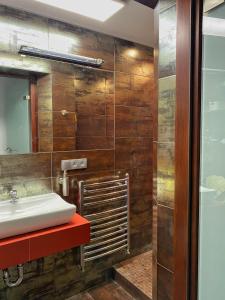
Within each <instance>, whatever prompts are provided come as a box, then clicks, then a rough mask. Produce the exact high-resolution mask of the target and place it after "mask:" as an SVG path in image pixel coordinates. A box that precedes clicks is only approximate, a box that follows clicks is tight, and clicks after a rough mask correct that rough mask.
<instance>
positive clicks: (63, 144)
mask: <svg viewBox="0 0 225 300" xmlns="http://www.w3.org/2000/svg"><path fill="white" fill-rule="evenodd" d="M76 144H77V142H76V138H75V137H54V138H53V151H54V152H55V151H73V150H76V147H77V145H76ZM85 149H87V148H85Z"/></svg>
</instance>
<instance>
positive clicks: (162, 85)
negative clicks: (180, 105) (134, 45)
mask: <svg viewBox="0 0 225 300" xmlns="http://www.w3.org/2000/svg"><path fill="white" fill-rule="evenodd" d="M175 101H176V77H175V76H170V77H165V78H160V79H159V102H158V141H159V142H174V139H175V104H176V103H175Z"/></svg>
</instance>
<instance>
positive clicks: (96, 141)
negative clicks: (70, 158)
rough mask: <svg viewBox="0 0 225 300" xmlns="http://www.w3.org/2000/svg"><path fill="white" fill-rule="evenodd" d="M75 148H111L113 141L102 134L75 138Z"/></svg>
mask: <svg viewBox="0 0 225 300" xmlns="http://www.w3.org/2000/svg"><path fill="white" fill-rule="evenodd" d="M76 146H77V149H80V150H91V149H113V148H114V141H113V139H112V138H111V137H104V136H88V137H86V136H85V137H84V136H82V137H77V138H76Z"/></svg>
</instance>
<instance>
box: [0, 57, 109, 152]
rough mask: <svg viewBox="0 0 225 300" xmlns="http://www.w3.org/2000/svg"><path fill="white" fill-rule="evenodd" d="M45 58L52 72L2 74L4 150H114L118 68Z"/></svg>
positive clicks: (0, 142) (0, 148) (0, 132)
mask: <svg viewBox="0 0 225 300" xmlns="http://www.w3.org/2000/svg"><path fill="white" fill-rule="evenodd" d="M18 59H20V55H18ZM30 59H31V58H29V60H30ZM31 60H32V59H31ZM38 60H40V64H41V63H42V64H43V59H37V58H35V62H36V64H37V61H38ZM44 61H45V63H47V64H49V68H50V69H51V71H50V72H49V73H45V74H43V73H38V72H32V73H30V74H32V75H29V73H28V72H27V71H26V72H25V71H24V72H23V70H22V71H21V70H17V69H13V71H10V73H7V72H5V71H4V73H2V75H0V154H1V155H4V154H21V153H31V152H51V151H73V150H88V149H112V148H113V145H114V76H113V72H112V71H106V70H99V69H95V68H89V67H82V66H75V65H72V64H68V63H62V62H55V61H50V60H44ZM21 74H22V75H21Z"/></svg>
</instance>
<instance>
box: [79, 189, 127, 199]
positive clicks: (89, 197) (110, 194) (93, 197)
mask: <svg viewBox="0 0 225 300" xmlns="http://www.w3.org/2000/svg"><path fill="white" fill-rule="evenodd" d="M126 192H127V189H125V190H120V191H115V192H111V193H107V194H98V195H95V196H84V200H92V199H98V198H100V197H109V196H113V195H116V194H120V193H126Z"/></svg>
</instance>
